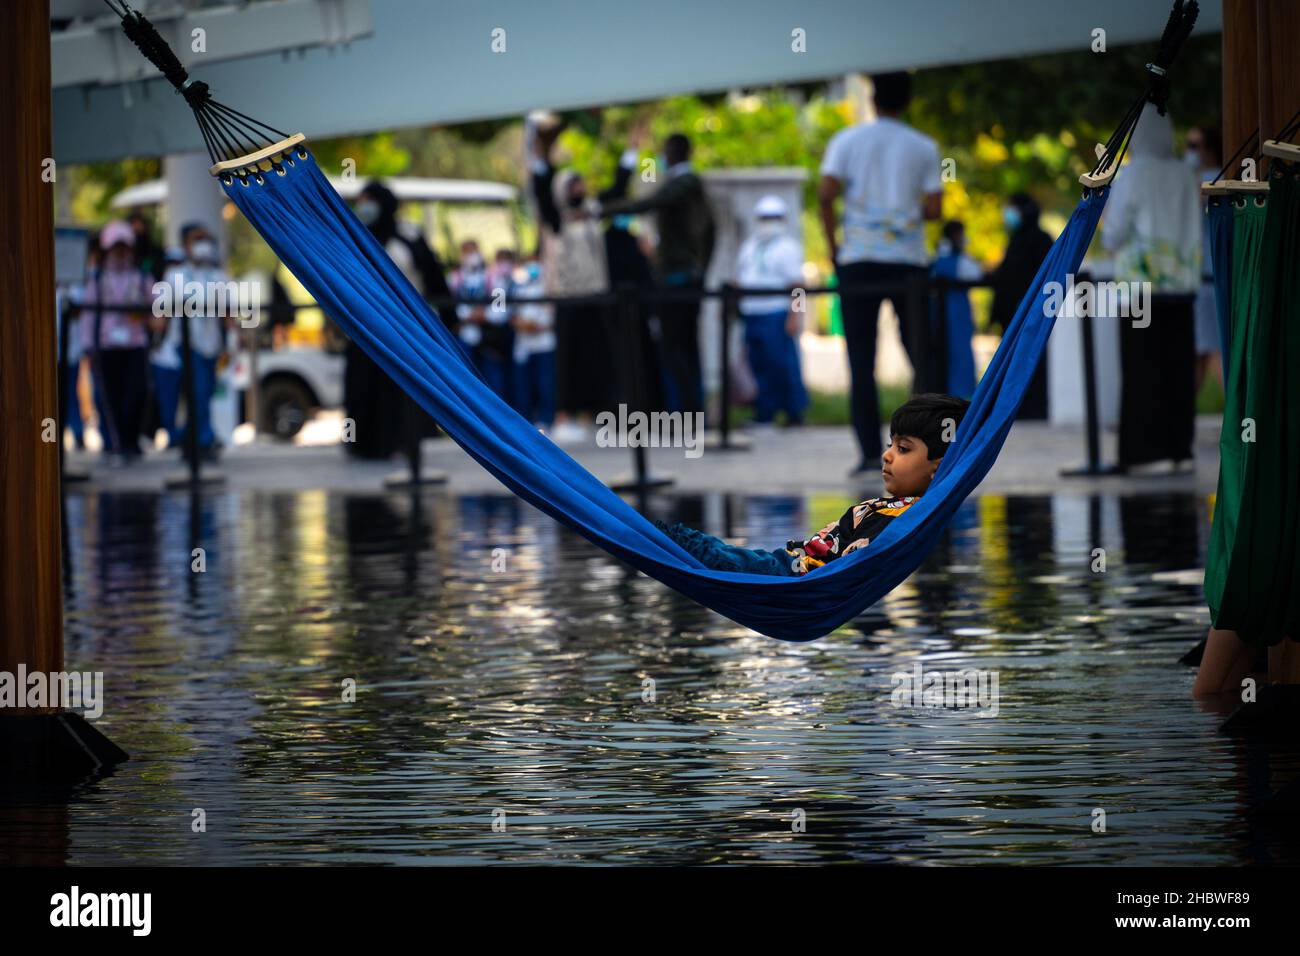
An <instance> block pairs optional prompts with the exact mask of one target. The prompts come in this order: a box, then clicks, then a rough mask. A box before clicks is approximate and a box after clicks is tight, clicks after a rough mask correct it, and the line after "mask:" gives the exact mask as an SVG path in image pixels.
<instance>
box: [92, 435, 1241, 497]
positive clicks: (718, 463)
mask: <svg viewBox="0 0 1300 956" xmlns="http://www.w3.org/2000/svg"><path fill="white" fill-rule="evenodd" d="M739 434H745V433H744V432H740V433H739ZM1218 437H1219V419H1218V418H1217V417H1212V416H1204V417H1202V418H1200V419H1199V420H1198V421H1197V435H1196V449H1195V452H1196V471H1195V473H1194V474H1188V475H1165V476H1158V477H1157V476H1150V477H1104V478H1062V477H1061V476H1060V475H1059V471H1060V469H1062V468H1066V467H1070V466H1073V465H1078V464H1080V463H1082V461H1083V460H1084V457H1085V445H1084V436H1083V431H1082V429H1081V428H1077V427H1073V428H1071V427H1052V426H1050V425H1046V424H1044V423H1039V422H1024V423H1020V424H1017V425H1016V426H1015V427H1014V428H1013V429H1012V430H1011V435H1010V438H1009V439H1008V441H1007V444H1006V446H1005V447H1004V448H1003V450H1002V453H1001V455H1000V456H999V458H998V461H997V464H996V465H995V466H994V468H993V470H992V472H990V474H989V475H988V477H987V478H986V479H985V480H984V482H983V484H982V485H981V486H980V490H981V491H986V492H999V493H1016V494H1055V493H1060V492H1066V493H1074V494H1091V493H1103V494H1134V493H1142V492H1155V491H1173V490H1177V491H1186V492H1196V493H1200V494H1209V493H1213V492H1214V490H1215V485H1216V482H1217V478H1218V462H1219V456H1218ZM1114 444H1115V438H1114V436H1113V435H1103V442H1102V449H1103V460H1107V461H1109V460H1112V458H1111V456H1112V455H1113V450H1114ZM567 450H568V451H569V453H570V454H572V455H573V456H574V457H575V458H577V459H578V461H580V462H582V464H583V465H584V466H586V467H587V468H588V469H589V470H590V471H592V472H593V473H595V474H596V475H597V476H598V477H599V478H600V479H601V480H602V481H604V482H605V483H606V484H610V483H612V482H615V481H618V480H620V479H624V478H627V477H629V476H630V475H631V474H632V453H631V451H630V450H628V449H626V448H598V447H596V446H595V444H594V442H591V443H588V444H586V445H580V446H568V447H567ZM648 459H649V461H650V467H651V470H652V472H653V473H654V474H655V475H663V476H667V477H670V478H672V479H673V480H674V486H673V487H674V488H675V489H676V490H679V491H686V492H700V491H718V490H731V491H735V492H738V493H742V494H762V493H765V492H774V493H785V494H788V493H792V492H800V491H809V492H811V491H835V492H850V493H852V492H856V491H858V490H862V491H869V492H872V493H878V492H879V481H878V479H876V478H872V479H870V480H868V481H866V482H858V481H856V480H850V479H849V478H848V476H847V472H848V469H849V467H850V466H851V464H852V463H853V462H854V461H855V460H856V455H855V453H854V443H853V440H852V438H851V436H850V433H849V430H848V428H845V427H818V428H804V429H796V430H792V431H784V430H777V431H773V432H768V433H766V434H759V435H756V436H754V437H753V439H752V447H751V448H750V450H748V451H722V450H720V449H717V448H711V447H706V448H705V450H704V452H703V454H702V455H700V457H698V458H687V457H686V456H685V453H684V450H683V449H680V448H653V449H649V450H648ZM68 464H69V467H70V468H72V469H81V470H83V471H85V472H88V473H89V476H90V480H89V481H88V482H83V483H78V484H75V485H70V486H69V487H70V490H71V491H72V492H73V493H76V492H77V491H78V490H79V489H97V490H140V491H160V490H162V489H163V487H164V482H165V480H166V479H167V478H168V477H169V476H176V475H181V474H183V469H182V467H181V462H180V460H179V458H178V457H177V456H176V455H175V453H171V452H159V453H153V454H150V455H148V456H147V457H146V458H145V459H144V460H143V461H142V462H140V463H138V464H137V465H134V466H132V467H128V468H109V467H107V466H106V465H105V464H104V462H103V461H102V460H101V459H100V458H99V456H97V455H94V454H90V453H85V452H79V453H69V454H68ZM424 466H425V467H426V468H427V469H429V470H430V471H434V470H436V471H442V472H445V473H446V475H447V479H448V480H447V484H446V488H447V490H449V491H450V492H452V493H469V494H477V493H483V492H493V491H500V492H502V493H505V489H504V488H503V486H502V485H501V484H500V483H499V482H497V480H496V479H495V478H493V477H492V476H491V475H489V474H488V473H487V472H486V471H484V470H483V469H482V468H481V467H480V466H479V465H478V464H477V463H476V462H475V461H474V460H473V459H471V458H470V457H469V456H468V455H466V454H465V453H464V452H463V451H461V449H460V448H459V447H458V446H457V445H456V444H455V443H453V442H452V441H450V440H449V439H447V438H445V437H440V438H437V439H432V440H428V441H426V442H425V443H424ZM218 470H219V472H220V473H221V474H222V475H224V476H225V487H227V488H230V489H261V490H265V491H288V490H301V489H328V490H338V491H352V492H372V493H374V492H381V491H383V490H384V488H385V486H384V480H385V478H386V477H388V476H391V475H394V474H400V473H401V472H402V471H403V470H404V466H403V463H402V461H401V460H400V459H394V460H393V461H391V462H357V461H354V460H353V459H351V458H349V457H347V456H346V455H345V454H344V452H343V451H342V449H341V448H340V447H339V446H337V445H287V444H279V443H274V442H269V441H267V442H263V441H258V442H256V443H253V444H248V445H241V446H236V447H234V448H233V449H231V450H229V451H228V452H227V453H226V455H225V456H224V458H223V459H222V461H221V463H220V465H219V466H218Z"/></svg>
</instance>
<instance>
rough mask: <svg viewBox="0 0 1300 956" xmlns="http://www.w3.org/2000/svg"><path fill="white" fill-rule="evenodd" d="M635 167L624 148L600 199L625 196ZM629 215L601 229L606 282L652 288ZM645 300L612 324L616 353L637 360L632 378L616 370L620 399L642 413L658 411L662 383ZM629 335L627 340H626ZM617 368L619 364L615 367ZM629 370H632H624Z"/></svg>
mask: <svg viewBox="0 0 1300 956" xmlns="http://www.w3.org/2000/svg"><path fill="white" fill-rule="evenodd" d="M635 167H636V153H635V151H632V150H628V151H627V152H625V153H624V155H623V158H622V160H620V162H619V165H618V172H617V174H616V175H615V177H614V182H613V184H611V185H610V187H609V188H608V189H605V190H602V191H601V193H600V196H599V197H598V198H599V199H600V202H601V204H602V205H604V204H605V203H610V202H614V201H616V200H619V199H623V198H625V197H626V196H627V187H628V183H629V182H630V181H631V179H632V173H633V171H634V169H635ZM631 218H632V217H631V216H625V215H624V216H614V217H613V218H612V219H610V221H609V226H608V227H607V228H606V229H605V259H606V261H607V262H608V264H609V284H610V286H612V287H613V288H615V289H618V288H619V287H620V286H624V287H626V286H633V287H635V288H636V290H637V291H638V292H639V293H651V292H653V291H654V286H655V277H654V270H653V269H652V268H651V266H650V259H649V258H648V257H647V256H646V254H645V252H643V251H642V249H641V243H640V241H639V240H638V239H637V237H636V236H635V235H634V234H633V233H632V232H631V230H630V229H629V228H628V227H629V226H630V225H631ZM645 303H646V299H645V298H644V297H640V296H639V297H638V299H637V308H636V312H635V318H634V319H633V320H632V322H631V328H630V329H629V328H628V326H627V325H626V324H625V323H624V321H623V319H622V318H621V317H620V319H619V320H618V321H617V322H616V323H615V326H614V331H615V332H616V333H617V341H616V347H617V348H618V349H620V352H621V351H622V350H624V349H627V350H628V360H629V361H633V362H635V363H637V366H638V368H637V370H636V372H637V377H636V379H633V378H631V376H627V377H626V378H625V376H624V374H623V373H622V372H620V373H619V374H618V375H617V380H618V381H620V382H621V383H622V388H623V391H622V393H621V395H620V397H619V400H620V401H623V402H626V403H627V406H628V409H629V410H633V409H639V410H641V411H645V412H653V411H659V410H661V409H663V407H664V394H663V383H662V381H661V376H660V358H659V352H658V349H657V347H656V344H655V341H654V338H653V336H652V335H651V332H650V321H649V320H650V313H649V312H648V311H647V309H646V306H645ZM629 335H630V337H631V338H630V340H629ZM617 367H618V368H619V369H620V370H621V369H622V366H621V365H619V366H617ZM628 371H629V372H630V371H632V370H630V369H629V370H628ZM634 383H635V384H639V385H640V393H641V394H640V401H638V396H637V395H636V394H634V393H633V385H634Z"/></svg>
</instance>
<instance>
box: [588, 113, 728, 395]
mask: <svg viewBox="0 0 1300 956" xmlns="http://www.w3.org/2000/svg"><path fill="white" fill-rule="evenodd" d="M691 151H692V145H691V141H690V139H689V138H688V137H687V136H686V135H685V134H683V133H673V134H672V135H671V136H669V137H668V138H667V139H665V140H664V144H663V155H662V158H661V159H660V160H659V161H657V163H656V166H655V168H656V169H657V170H659V186H658V188H656V189H655V190H654V191H653V192H651V193H650V194H649V195H647V196H642V197H640V198H637V199H616V200H613V201H609V202H602V203H601V207H600V214H601V216H603V217H615V216H626V215H639V214H641V213H653V214H654V217H655V231H656V232H657V233H658V236H659V244H658V247H657V248H656V249H655V267H656V271H657V274H658V279H659V282H660V284H661V285H662V286H663V287H664V288H665V289H669V290H673V289H678V290H690V289H694V290H700V289H703V288H704V278H705V276H706V275H707V273H708V270H709V261H710V260H711V259H712V258H713V246H714V239H715V223H714V216H713V210H712V207H711V206H710V205H709V198H708V196H707V195H706V194H705V191H704V181H703V180H702V179H701V178H700V175H699V174H698V173H697V172H696V171H695V168H694V166H693V165H692V163H691ZM658 314H659V328H660V333H661V341H662V355H663V366H664V371H665V372H666V375H665V376H664V385H665V387H666V390H668V391H671V393H672V394H671V395H670V399H671V405H672V406H673V410H680V411H683V412H697V411H702V410H703V408H704V389H703V380H702V377H701V370H700V335H699V320H700V300H699V299H682V300H680V301H674V300H671V299H666V300H664V301H662V302H660V303H659V306H658Z"/></svg>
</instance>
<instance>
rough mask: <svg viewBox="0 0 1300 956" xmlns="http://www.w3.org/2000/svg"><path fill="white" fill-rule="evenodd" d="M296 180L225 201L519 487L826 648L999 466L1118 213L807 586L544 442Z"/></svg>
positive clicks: (304, 159) (665, 568)
mask: <svg viewBox="0 0 1300 956" xmlns="http://www.w3.org/2000/svg"><path fill="white" fill-rule="evenodd" d="M290 158H291V159H292V165H288V164H287V163H286V164H285V165H284V166H283V174H279V173H270V172H268V173H267V174H266V175H265V176H264V177H262V176H258V177H255V178H249V179H243V180H241V179H239V178H233V179H232V180H231V181H230V182H229V183H228V184H223V188H224V189H225V191H226V195H228V196H229V197H230V200H231V201H232V202H233V203H234V204H235V205H236V206H237V207H238V208H239V210H240V211H241V212H242V213H243V214H244V215H245V216H246V217H247V218H248V221H249V222H250V223H252V224H253V227H254V228H256V229H257V231H258V232H259V233H261V235H262V237H263V238H264V239H265V240H266V242H267V243H268V244H269V245H270V247H271V248H272V249H273V250H274V251H275V253H276V255H278V256H279V257H280V259H281V261H283V262H284V264H285V265H286V266H288V268H289V270H290V271H291V272H292V273H293V274H294V275H295V276H296V277H297V278H298V280H299V281H300V282H302V284H303V285H304V286H305V287H306V288H307V290H308V291H309V292H310V293H311V294H312V295H313V296H314V297H315V298H316V301H317V302H318V303H319V304H320V305H321V307H322V308H323V309H324V310H325V312H326V313H327V314H328V315H329V316H330V317H331V318H332V319H334V321H336V322H337V323H338V324H339V326H340V327H341V328H342V329H343V331H344V332H346V333H347V334H348V336H349V337H350V338H351V339H352V340H353V341H354V342H356V343H357V344H358V345H359V346H360V347H361V348H362V349H364V350H365V351H366V352H367V353H368V354H369V355H370V356H371V358H373V359H374V360H375V362H377V363H378V364H379V366H380V367H381V368H383V369H384V371H386V372H387V373H388V374H389V375H391V376H392V378H393V380H394V381H395V382H397V384H398V385H400V386H401V387H402V388H403V389H405V390H406V392H407V393H408V394H409V395H410V396H411V397H412V398H414V399H415V401H417V402H418V403H419V404H420V405H421V406H423V408H424V409H425V410H426V411H428V412H429V414H430V415H432V416H433V417H434V419H435V420H437V422H438V423H439V425H441V426H442V428H443V429H445V430H446V432H447V433H448V434H449V435H450V436H451V437H452V438H453V439H454V440H455V441H456V443H457V444H459V445H460V446H461V447H462V448H464V449H465V451H467V452H468V453H469V454H470V455H471V456H473V458H474V459H475V460H476V461H478V462H479V464H481V465H482V466H483V467H484V468H486V469H487V470H488V471H490V472H491V473H492V474H493V475H495V476H496V477H497V479H499V480H500V481H501V483H502V484H504V485H505V486H506V487H507V488H509V489H510V490H511V491H513V492H514V493H515V494H517V495H518V496H519V497H521V498H523V499H524V500H525V501H527V502H529V503H530V504H532V505H533V506H534V507H536V508H538V509H540V510H542V511H544V512H546V513H547V514H548V515H550V516H551V517H552V518H555V519H556V520H558V521H562V522H564V524H566V525H568V526H569V527H570V528H572V529H573V530H575V531H577V532H578V533H579V534H581V535H582V536H583V537H585V538H587V540H589V541H591V542H592V543H593V544H595V545H597V546H599V547H601V548H603V549H605V550H606V551H608V552H609V553H610V554H612V555H614V556H615V557H617V558H620V559H622V560H624V561H626V562H628V563H629V564H631V565H633V566H634V567H636V568H637V569H639V570H641V571H643V572H645V573H646V574H648V575H650V576H651V577H653V578H656V579H658V580H660V581H662V582H663V583H664V584H667V585H668V586H669V587H671V588H674V589H675V590H677V591H680V592H681V593H682V594H685V595H687V596H688V597H690V598H693V599H694V600H696V601H698V602H699V603H701V604H704V605H706V606H707V607H710V608H712V609H713V610H715V611H717V612H718V613H719V614H723V615H725V616H726V617H728V618H730V619H731V620H733V621H736V622H737V623H739V624H742V625H744V626H745V627H748V628H752V629H753V630H755V631H758V632H759V633H762V634H766V635H768V636H770V637H775V638H779V639H780V640H785V641H810V640H813V639H815V638H818V637H821V636H823V635H825V634H827V633H829V632H830V631H832V630H834V629H835V628H836V627H838V626H840V625H841V624H843V623H845V622H846V621H848V620H850V619H852V618H854V617H856V616H857V615H858V614H860V613H862V611H863V610H865V609H866V608H867V607H869V606H870V605H871V604H873V603H875V602H876V601H877V600H879V599H880V598H881V597H883V596H884V595H885V594H887V593H889V592H890V591H891V590H893V589H894V588H895V587H896V586H898V584H900V583H901V582H902V581H903V580H904V579H905V578H906V577H907V576H908V575H909V574H911V573H912V571H913V570H915V569H916V567H917V566H918V565H919V564H920V563H921V560H922V559H923V558H924V557H925V555H926V554H927V553H928V552H929V551H930V549H931V548H932V547H933V545H934V544H935V541H936V540H937V539H938V536H939V534H940V533H941V532H942V530H943V528H944V526H945V525H946V524H947V522H948V519H949V518H951V517H952V515H953V513H954V512H955V511H956V510H957V507H958V506H959V505H960V504H961V502H962V501H963V500H964V499H965V497H966V496H967V495H968V494H970V492H971V491H972V490H973V489H974V488H975V486H976V485H978V484H979V482H980V481H981V480H982V479H983V478H984V476H985V475H986V474H987V473H988V471H989V469H990V468H991V467H992V466H993V462H994V460H995V459H996V458H997V454H998V452H999V450H1000V449H1001V448H1002V443H1003V442H1004V441H1005V440H1006V436H1007V432H1008V431H1009V430H1010V428H1011V423H1012V421H1013V419H1014V418H1015V415H1016V410H1017V409H1018V408H1019V406H1020V403H1021V400H1022V399H1023V398H1024V395H1025V389H1026V388H1027V387H1028V385H1029V380H1030V377H1031V376H1032V375H1033V372H1034V369H1035V367H1036V366H1037V365H1038V362H1039V359H1040V358H1041V357H1042V354H1043V350H1044V348H1045V347H1046V344H1047V337H1048V335H1049V334H1050V333H1051V331H1052V324H1053V322H1054V321H1055V315H1054V314H1052V313H1051V311H1050V308H1049V306H1048V304H1047V303H1048V295H1047V293H1046V292H1045V291H1044V286H1045V285H1046V284H1047V283H1050V282H1059V283H1062V284H1064V282H1065V276H1066V274H1067V273H1073V272H1076V271H1077V270H1078V267H1079V264H1080V262H1081V261H1082V260H1083V255H1084V253H1085V251H1086V250H1087V248H1088V244H1089V242H1090V241H1091V239H1092V235H1093V231H1094V230H1095V228H1096V226H1097V220H1098V219H1099V218H1100V216H1101V211H1102V208H1103V207H1104V206H1105V203H1106V194H1107V192H1108V191H1109V190H1108V189H1099V190H1090V191H1088V192H1087V193H1086V194H1085V196H1084V198H1083V199H1082V200H1081V201H1080V203H1079V205H1078V207H1077V208H1076V209H1075V211H1074V214H1073V215H1072V216H1071V217H1070V221H1069V223H1068V224H1067V225H1066V227H1065V231H1064V232H1063V233H1062V234H1061V236H1060V238H1058V239H1057V241H1056V244H1055V245H1054V246H1053V247H1052V249H1051V251H1050V252H1049V253H1048V255H1047V258H1046V259H1045V260H1044V261H1043V265H1042V267H1041V268H1040V269H1039V272H1038V276H1037V277H1036V278H1035V280H1034V282H1033V284H1032V285H1031V286H1030V290H1029V292H1028V293H1027V294H1026V296H1025V299H1024V301H1023V302H1021V304H1020V309H1019V310H1018V311H1017V313H1016V317H1015V319H1014V320H1013V321H1012V322H1011V324H1010V326H1009V327H1008V328H1007V331H1006V334H1005V335H1004V336H1003V337H1002V342H1001V344H1000V345H999V347H998V350H997V352H996V354H995V355H994V356H993V361H992V363H991V364H990V365H989V368H988V371H986V372H985V374H984V377H983V379H981V380H980V384H979V387H978V388H977V389H976V391H975V397H974V399H973V400H972V402H971V406H970V409H969V411H968V412H967V413H966V417H965V418H964V420H963V421H962V423H961V425H960V427H959V428H958V429H957V436H956V440H955V441H954V443H953V445H952V447H951V448H950V449H949V451H948V453H947V455H946V456H945V457H944V459H943V463H942V465H941V466H940V467H939V470H938V473H937V474H936V475H935V478H934V481H933V482H932V483H931V485H930V489H929V491H928V492H927V493H926V494H925V496H924V497H922V498H921V500H920V501H918V502H917V503H916V504H914V505H913V506H912V507H911V508H909V509H908V510H907V511H906V512H905V513H904V514H903V515H902V516H901V517H899V518H898V519H896V520H895V521H893V522H891V523H890V524H889V525H888V526H887V528H886V529H885V530H884V531H883V532H882V533H881V535H880V537H879V538H877V539H876V540H875V541H874V542H872V544H871V546H870V547H869V548H863V549H861V550H859V551H854V552H852V553H850V554H847V555H845V556H844V557H842V558H840V559H839V560H837V561H832V562H831V563H829V564H827V565H826V566H825V567H822V568H818V569H816V570H814V571H812V572H810V573H809V574H807V575H804V576H803V577H798V578H781V577H770V576H766V575H757V574H740V573H735V572H727V571H713V570H710V569H708V568H705V567H704V566H703V565H702V564H701V563H700V562H699V561H697V560H696V559H695V558H694V557H692V556H691V555H690V554H689V553H687V552H686V551H685V550H683V549H682V548H681V547H679V546H678V545H677V544H676V543H675V542H674V541H672V539H670V538H668V537H667V536H666V535H664V533H663V532H662V531H660V530H659V529H658V528H656V527H655V525H654V524H653V523H652V522H651V521H649V520H648V519H647V518H645V517H644V516H642V515H641V514H640V513H639V512H638V511H637V510H636V509H635V508H633V507H632V506H631V505H629V504H628V503H627V502H625V501H624V500H623V499H622V498H620V497H619V496H618V495H617V494H615V493H614V492H612V491H610V490H609V489H608V488H607V487H605V485H604V484H602V483H601V482H600V480H599V479H597V478H596V477H595V476H594V475H592V474H591V472H589V471H587V470H586V469H585V468H583V467H582V465H580V464H579V463H578V462H576V461H575V460H574V459H573V458H571V457H570V456H569V455H568V454H566V453H565V452H564V451H563V450H562V449H561V448H560V447H559V446H558V445H556V444H555V443H554V442H552V441H551V440H550V439H549V438H547V437H546V436H544V435H542V434H541V433H540V432H538V431H537V429H536V428H534V427H533V426H532V425H531V424H529V422H527V421H526V420H525V419H524V418H522V417H521V416H520V415H519V414H517V413H516V412H515V411H514V410H513V409H512V408H511V407H510V406H509V405H508V404H507V403H506V402H505V401H504V400H503V399H501V398H499V397H498V396H497V395H496V394H495V393H493V392H492V390H491V389H490V388H488V386H487V385H486V384H485V383H484V382H483V381H482V379H481V378H480V377H479V375H478V374H477V373H476V372H475V371H474V369H473V366H472V364H471V363H470V362H469V359H468V356H467V355H466V353H465V350H464V348H463V347H462V345H461V343H460V341H459V339H458V338H457V337H456V336H454V335H453V334H452V333H451V332H449V331H448V329H447V327H446V326H445V325H443V323H442V322H441V321H440V320H439V319H438V317H437V316H436V315H435V314H434V312H433V311H432V310H431V309H430V308H429V306H428V304H427V303H425V301H424V300H423V299H422V298H421V297H420V295H419V294H418V293H417V292H416V290H415V289H414V288H413V287H412V286H411V284H410V283H409V282H408V281H407V280H406V278H405V277H404V276H403V275H402V273H401V271H400V270H399V269H398V268H397V266H396V265H395V264H394V263H393V261H392V259H390V258H389V256H388V254H387V253H386V252H385V251H384V250H383V248H382V247H381V246H380V245H379V243H378V242H377V241H376V240H375V239H374V237H373V236H371V234H370V231H369V230H368V229H366V227H365V226H364V225H362V224H361V222H360V221H359V220H358V219H357V218H356V217H355V216H354V215H353V214H352V211H351V209H349V208H348V205H347V204H346V203H345V202H344V201H343V199H342V198H340V196H339V194H338V193H337V192H336V191H335V190H334V188H333V187H332V186H330V184H329V182H328V181H327V180H326V179H325V177H324V176H323V175H322V174H321V172H320V170H319V168H318V167H317V166H316V162H315V160H314V159H313V158H312V157H311V154H310V153H309V152H307V151H306V150H305V149H303V148H301V147H297V148H295V151H294V152H293V153H292V154H291V157H290Z"/></svg>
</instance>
